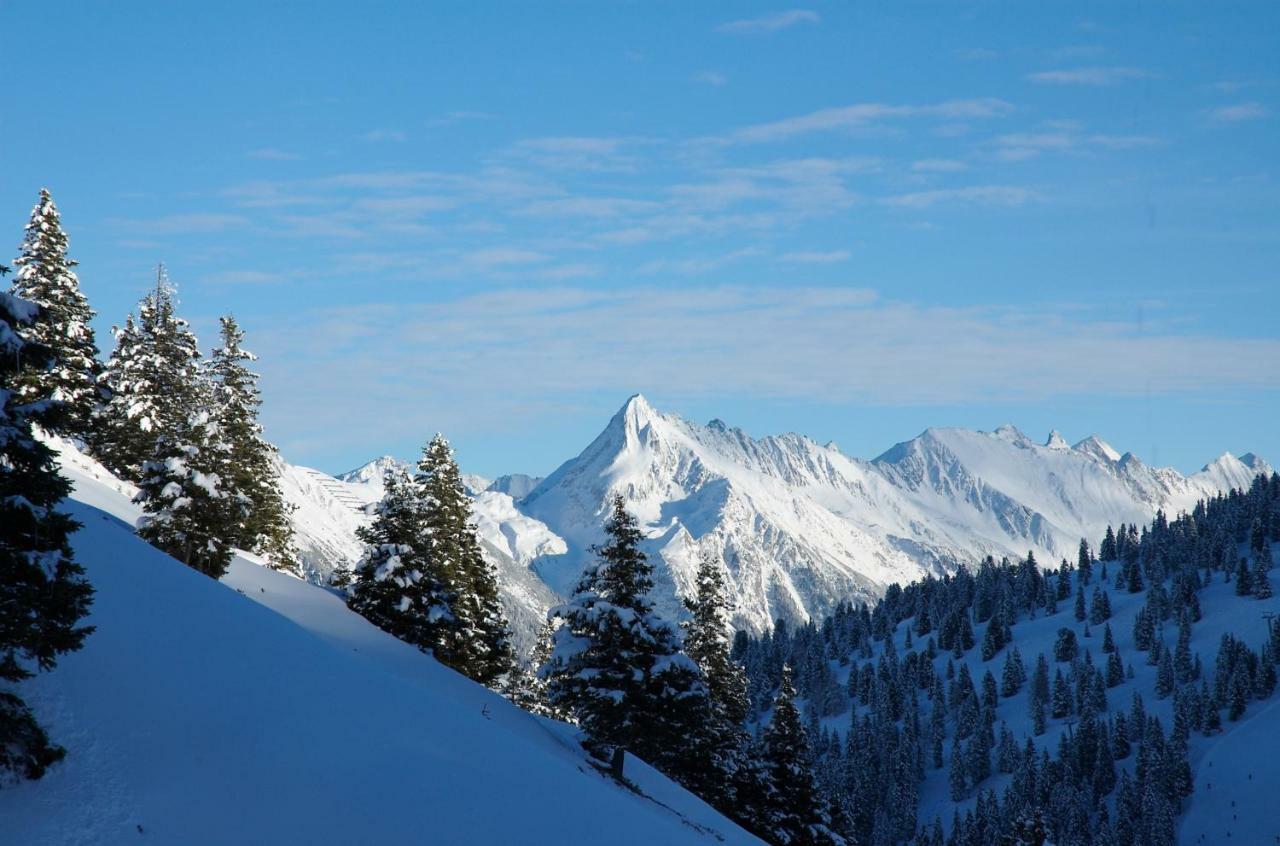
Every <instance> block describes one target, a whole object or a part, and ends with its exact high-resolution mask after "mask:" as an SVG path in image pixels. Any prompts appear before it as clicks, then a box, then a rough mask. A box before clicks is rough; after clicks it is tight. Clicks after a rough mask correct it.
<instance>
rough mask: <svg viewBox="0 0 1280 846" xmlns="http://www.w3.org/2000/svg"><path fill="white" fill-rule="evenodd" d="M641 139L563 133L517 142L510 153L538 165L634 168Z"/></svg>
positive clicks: (582, 169) (601, 168)
mask: <svg viewBox="0 0 1280 846" xmlns="http://www.w3.org/2000/svg"><path fill="white" fill-rule="evenodd" d="M641 143H643V141H642V139H637V138H624V137H617V136H585V135H560V136H550V137H545V138H526V139H524V140H523V141H518V142H516V144H515V145H514V146H513V147H512V148H511V149H510V150H509V151H508V155H509V156H511V157H514V158H519V159H523V160H525V161H528V162H530V163H532V164H535V165H537V166H538V167H543V168H549V169H552V170H571V171H632V170H635V169H636V167H637V166H638V164H639V159H638V157H637V156H636V155H635V153H634V151H633V149H632V148H633V147H635V146H636V145H638V144H641Z"/></svg>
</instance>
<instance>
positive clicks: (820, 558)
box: [282, 395, 1270, 646]
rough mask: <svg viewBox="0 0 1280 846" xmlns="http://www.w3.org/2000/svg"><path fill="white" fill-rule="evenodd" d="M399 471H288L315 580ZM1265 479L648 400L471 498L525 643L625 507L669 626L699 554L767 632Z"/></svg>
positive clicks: (1103, 446) (1092, 449) (1010, 440)
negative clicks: (858, 452)
mask: <svg viewBox="0 0 1280 846" xmlns="http://www.w3.org/2000/svg"><path fill="white" fill-rule="evenodd" d="M392 466H404V464H403V463H402V462H400V461H399V460H398V459H395V458H392V457H389V456H383V457H381V458H378V459H375V460H374V461H371V462H369V463H368V464H365V465H363V466H361V467H359V468H356V469H355V470H352V471H349V472H347V473H343V474H341V475H340V476H338V477H332V476H327V475H325V474H323V473H320V472H319V471H314V470H308V469H305V468H298V467H292V466H288V465H286V466H285V467H284V468H283V469H282V480H283V484H284V489H285V493H286V497H287V498H288V499H289V501H291V502H294V503H295V504H297V505H299V508H298V510H297V511H296V512H295V516H294V523H295V527H296V528H297V530H298V543H299V547H300V548H301V549H302V550H303V555H304V559H305V560H306V561H307V563H308V566H309V567H310V568H311V570H312V573H311V577H312V578H314V579H317V580H319V579H322V578H323V577H325V576H327V575H328V573H329V572H331V571H332V569H333V568H334V567H336V566H341V565H343V564H347V563H349V562H351V561H353V560H355V558H357V557H358V556H359V554H360V546H359V544H358V543H357V542H356V540H355V537H354V532H355V528H356V527H357V526H358V525H360V524H361V523H362V522H363V521H364V520H366V519H367V516H366V515H365V514H364V513H363V511H362V508H363V506H364V505H367V504H368V503H371V502H374V501H376V500H377V499H378V498H379V497H380V496H381V494H382V477H383V474H384V473H385V471H386V470H387V469H388V468H390V467H392ZM1260 472H1270V467H1269V466H1268V465H1267V463H1266V462H1265V461H1263V460H1262V459H1260V458H1258V457H1256V456H1254V455H1252V454H1246V455H1244V456H1241V457H1239V458H1236V457H1235V456H1232V455H1229V454H1224V455H1222V456H1220V457H1219V458H1217V459H1215V460H1214V461H1212V462H1210V463H1209V464H1207V465H1206V466H1205V467H1204V469H1202V470H1201V471H1199V472H1197V473H1193V474H1190V475H1186V476H1184V475H1183V474H1181V473H1178V472H1177V471H1176V470H1172V469H1168V468H1157V467H1151V466H1149V465H1146V464H1144V463H1143V462H1142V461H1141V460H1140V459H1138V458H1137V457H1136V456H1134V455H1133V454H1131V453H1124V454H1121V453H1120V452H1119V451H1117V450H1115V449H1114V448H1112V447H1111V446H1110V445H1109V444H1107V443H1106V442H1105V441H1103V440H1102V439H1101V438H1098V437H1097V436H1090V437H1088V438H1085V439H1084V440H1082V441H1080V442H1079V443H1076V444H1075V445H1074V446H1073V445H1070V444H1069V443H1068V442H1067V441H1066V439H1065V438H1063V437H1062V435H1061V434H1059V433H1058V432H1056V431H1055V432H1052V433H1051V434H1050V435H1049V437H1048V439H1047V440H1046V442H1045V443H1044V444H1043V445H1042V444H1039V443H1036V442H1034V441H1032V440H1031V439H1030V438H1028V437H1027V436H1026V435H1024V434H1023V433H1021V432H1019V431H1018V430H1017V429H1016V428H1014V427H1012V426H1002V427H1000V428H998V429H996V430H995V431H994V432H975V431H970V430H965V429H943V428H938V429H928V430H926V431H925V432H923V433H921V434H920V435H919V436H917V437H916V438H912V439H911V440H908V441H904V442H902V443H899V444H897V445H896V446H894V447H892V448H890V449H889V450H887V451H886V452H884V453H883V454H882V455H880V456H878V457H877V458H875V459H873V460H870V461H867V460H863V459H858V458H853V457H850V456H848V455H845V454H844V453H843V452H841V451H840V450H839V448H838V447H837V446H836V445H835V444H826V445H821V444H818V443H817V442H816V441H813V440H812V439H810V438H807V437H804V436H802V435H797V434H784V435H775V436H768V437H763V438H758V439H756V438H751V437H749V436H748V435H747V434H746V433H744V432H743V431H742V430H741V429H737V428H733V427H730V426H728V425H726V424H725V423H724V422H722V421H720V420H713V421H711V422H710V423H708V424H706V425H705V426H704V425H698V424H695V423H692V422H689V421H687V420H684V419H683V418H680V417H679V416H677V415H673V414H663V413H661V412H659V411H657V410H655V409H654V408H653V407H652V406H651V405H650V404H649V403H648V402H647V401H646V400H645V399H644V397H642V396H638V395H637V396H635V397H632V398H631V399H629V400H628V401H627V403H626V404H625V405H624V406H623V408H622V409H620V410H619V411H618V413H617V414H615V415H614V417H613V418H612V419H611V420H610V422H609V424H608V425H607V426H606V427H605V429H604V431H603V432H601V434H600V435H599V436H598V437H597V438H596V439H595V440H594V441H592V443H591V444H590V445H588V446H587V448H586V449H585V450H583V452H582V453H581V454H580V455H578V456H577V457H575V458H573V459H571V460H569V461H567V462H565V463H564V464H563V465H562V466H561V467H560V468H559V469H557V470H556V472H555V473H553V474H552V475H550V476H548V477H547V478H546V479H542V480H535V479H531V478H530V477H527V476H503V477H500V478H499V479H497V480H494V481H489V480H487V479H483V478H480V477H475V476H466V477H465V479H464V481H465V483H466V484H467V486H468V491H469V493H470V494H471V496H472V498H473V502H474V505H475V513H476V522H477V527H478V530H479V532H480V535H481V538H482V540H483V542H484V547H485V550H486V553H487V554H489V555H490V557H491V560H493V562H494V563H495V566H497V568H498V571H499V578H500V582H501V584H502V588H503V596H504V601H505V602H506V605H507V611H508V614H509V615H510V616H511V618H512V621H513V624H514V625H515V628H516V629H517V636H518V640H519V641H520V642H521V644H522V645H524V646H527V645H529V644H531V643H532V638H533V637H534V635H535V634H536V630H537V627H538V625H539V624H540V622H541V620H542V618H543V613H544V612H545V610H546V608H547V607H548V606H549V605H550V604H552V603H553V602H555V601H556V597H557V595H563V594H566V593H567V592H569V591H571V590H572V589H573V586H574V584H575V583H576V581H577V578H578V575H579V574H580V572H581V569H582V566H583V565H584V564H585V563H586V561H587V560H588V558H589V552H588V550H589V547H590V546H591V545H592V544H594V543H596V542H598V541H599V540H600V539H601V528H600V525H601V521H602V519H603V516H604V514H605V512H606V507H607V502H608V499H609V498H610V497H611V496H612V494H613V493H621V494H622V495H623V496H624V497H625V498H626V499H627V501H628V503H629V506H630V507H631V508H632V509H633V511H634V512H635V513H636V515H637V516H638V517H639V519H640V521H641V523H642V525H643V527H644V530H645V532H646V535H647V536H648V540H647V542H646V544H647V550H648V552H649V553H650V554H651V555H652V556H653V558H654V561H655V564H656V568H655V569H656V572H655V580H656V594H657V596H658V598H659V602H660V605H661V606H662V607H663V609H664V610H665V611H666V612H667V613H670V614H678V613H680V610H681V606H680V602H679V597H680V596H681V595H684V594H685V593H686V591H687V589H688V588H689V586H690V585H691V581H692V575H693V572H694V569H695V567H696V563H697V560H698V557H699V556H700V555H701V554H703V553H711V554H715V555H720V556H723V557H724V559H725V561H726V562H728V565H729V569H730V574H731V577H732V582H733V589H734V592H735V600H736V602H737V607H738V610H737V614H738V619H737V623H738V624H739V625H741V626H744V627H746V628H749V629H751V630H754V631H760V630H761V629H762V628H763V627H764V626H766V625H768V624H769V623H770V622H771V621H772V620H773V619H776V618H777V617H785V618H788V619H790V620H793V621H798V620H804V619H807V618H808V617H809V616H810V615H821V614H824V613H826V612H827V611H829V610H830V609H831V607H832V606H833V605H834V604H835V603H836V602H839V601H840V600H842V599H849V598H854V599H856V598H865V599H871V598H874V597H876V596H878V595H879V594H880V592H881V591H882V590H883V589H884V587H885V586H886V585H888V584H890V583H892V582H895V581H896V582H906V581H910V580H912V579H915V578H918V577H919V576H921V575H923V574H924V573H926V572H934V573H937V572H941V571H944V570H948V569H951V568H954V567H955V566H957V565H959V564H960V563H973V562H976V561H978V560H980V559H981V558H982V557H983V556H985V555H994V556H996V557H997V558H998V557H1001V556H1004V555H1010V556H1014V555H1017V556H1021V555H1025V554H1026V552H1027V550H1028V549H1030V550H1033V551H1034V552H1035V553H1036V556H1037V557H1038V558H1040V559H1041V561H1042V562H1044V563H1046V564H1056V563H1057V561H1058V560H1060V559H1061V558H1063V557H1067V558H1074V556H1075V552H1076V547H1077V545H1078V544H1079V541H1080V538H1081V537H1084V538H1088V539H1089V540H1090V542H1091V543H1093V542H1096V540H1097V538H1098V537H1099V536H1100V534H1101V533H1102V532H1103V530H1104V529H1105V528H1106V526H1107V525H1108V524H1110V525H1117V524H1119V523H1122V522H1126V523H1138V524H1145V523H1146V522H1147V521H1149V520H1150V519H1151V517H1152V516H1153V515H1154V514H1155V512H1156V510H1157V509H1162V508H1163V509H1165V510H1166V511H1169V512H1174V513H1176V512H1177V511H1179V510H1182V509H1187V508H1190V507H1191V506H1192V505H1194V503H1195V502H1196V501H1197V500H1198V499H1200V498H1203V497H1206V496H1212V495H1214V494H1215V493H1217V492H1218V491H1222V490H1228V489H1231V488H1237V487H1247V486H1248V484H1249V483H1250V481H1251V480H1252V478H1253V476H1255V475H1256V474H1257V473H1260ZM522 489H525V490H528V493H527V494H526V495H525V496H523V497H520V495H519V494H520V492H521V490H522Z"/></svg>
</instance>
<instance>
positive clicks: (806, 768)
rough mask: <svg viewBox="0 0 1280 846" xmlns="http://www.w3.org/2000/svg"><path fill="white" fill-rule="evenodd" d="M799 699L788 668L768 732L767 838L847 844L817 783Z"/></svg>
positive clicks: (765, 744)
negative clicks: (834, 825) (833, 827)
mask: <svg viewBox="0 0 1280 846" xmlns="http://www.w3.org/2000/svg"><path fill="white" fill-rule="evenodd" d="M795 698H796V690H795V687H794V686H793V685H792V683H791V668H790V667H789V666H784V667H783V669H782V682H781V684H780V686H779V688H778V697H777V699H776V700H775V701H774V705H773V716H772V717H771V718H770V720H769V725H768V727H767V728H766V729H765V732H764V742H763V748H764V764H765V768H766V771H767V772H768V774H769V793H768V797H767V811H766V813H765V815H764V816H765V818H766V819H767V820H768V830H767V832H766V835H767V836H768V837H769V839H770V840H772V841H773V842H775V843H784V844H795V845H796V846H801V845H802V844H803V845H804V846H809V844H812V846H820V844H833V846H834V844H843V843H844V842H845V841H844V838H842V837H840V836H839V835H838V834H836V833H835V832H833V831H831V828H830V822H831V819H830V817H829V816H828V815H827V812H826V807H825V803H824V802H823V800H822V796H821V794H820V793H819V791H818V786H817V784H815V782H814V778H813V769H812V766H813V765H812V759H811V758H810V755H809V740H808V736H807V735H806V733H805V728H804V725H803V723H801V721H800V711H799V710H798V709H797V708H796V704H795Z"/></svg>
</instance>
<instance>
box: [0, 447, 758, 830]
mask: <svg viewBox="0 0 1280 846" xmlns="http://www.w3.org/2000/svg"><path fill="white" fill-rule="evenodd" d="M71 474H72V475H76V476H78V478H77V479H76V485H77V493H76V496H77V498H79V499H80V500H82V501H81V502H74V503H70V504H69V505H70V508H69V510H70V511H72V513H73V514H74V516H75V517H76V518H77V519H78V520H80V521H81V522H82V523H83V524H84V528H83V529H81V530H80V531H79V532H78V533H77V534H76V535H75V537H74V540H73V545H74V547H75V551H76V557H77V559H78V560H79V561H80V562H81V563H82V564H84V566H85V568H86V570H87V573H88V576H89V578H90V580H91V581H92V582H93V585H94V587H95V588H96V590H97V596H96V598H95V602H94V606H93V610H92V614H91V617H90V619H89V620H88V622H89V623H91V624H93V625H95V626H96V627H97V631H96V632H95V633H94V634H93V635H92V636H91V637H90V638H89V639H88V640H87V642H86V646H85V648H84V649H83V650H82V651H80V652H77V653H73V654H71V655H68V656H67V657H66V658H64V659H63V661H62V663H61V665H60V666H59V667H58V669H57V670H56V671H55V672H53V673H50V674H46V675H42V676H40V677H39V678H38V679H35V680H33V681H32V682H30V683H27V684H24V695H26V696H27V698H28V701H29V702H30V704H31V705H32V706H33V707H34V708H35V710H36V713H37V714H39V715H40V717H41V719H42V720H43V721H45V723H46V724H47V726H48V728H49V729H50V731H51V732H52V734H53V736H54V737H55V738H56V739H57V740H58V741H59V742H61V743H62V744H63V745H65V746H66V747H67V749H68V753H69V754H68V757H67V759H66V760H65V761H64V762H62V763H60V764H58V765H57V766H55V767H54V768H53V769H52V770H51V771H50V772H49V774H48V775H47V776H46V777H45V778H44V779H43V780H41V781H38V782H26V783H22V784H18V785H15V786H12V787H6V788H5V789H4V790H0V821H3V822H2V823H0V839H3V840H4V841H5V842H12V843H24V844H47V846H60V844H68V845H69V844H94V845H95V846H106V845H108V844H117V843H119V844H124V843H127V844H137V843H141V842H154V843H183V844H189V846H202V844H224V843H308V844H330V843H332V844H348V843H416V842H434V843H476V844H507V843H546V844H555V843H563V842H580V843H590V842H598V841H600V840H601V839H602V838H605V837H607V839H608V840H609V841H610V842H614V843H620V844H630V843H634V844H651V843H673V844H675V843H679V844H700V843H701V844H712V843H754V842H757V841H755V840H753V839H752V838H751V837H749V836H748V835H746V834H745V833H743V832H742V831H741V830H739V829H737V828H736V827H734V826H733V825H732V824H731V823H729V822H727V821H726V820H724V819H723V818H722V817H720V816H719V815H717V814H716V813H715V812H714V811H712V810H711V809H710V808H708V807H707V806H706V805H705V804H703V803H701V802H700V801H698V800H697V799H696V798H694V797H692V796H690V795H689V794H687V793H685V792H684V791H682V790H680V789H679V788H677V787H675V786H674V785H672V784H671V783H670V782H668V781H666V780H665V779H663V778H662V777H661V776H658V775H657V774H656V773H654V772H653V771H652V770H649V769H648V768H647V767H645V766H644V765H643V764H642V763H640V762H639V761H633V762H632V763H631V765H630V767H629V775H631V777H632V778H633V779H634V780H635V781H636V782H637V784H638V785H639V787H640V789H641V790H642V791H643V792H644V793H645V794H647V796H643V795H637V794H635V793H632V792H629V791H627V790H624V789H622V788H620V787H618V786H617V785H615V784H614V783H613V782H612V781H610V780H609V779H607V778H605V777H603V776H601V775H600V774H598V773H597V772H596V771H595V770H594V769H592V768H591V767H590V766H588V764H587V763H586V761H585V759H584V758H583V755H582V753H581V751H580V750H579V748H578V747H577V745H576V743H575V742H574V740H573V737H572V734H571V731H572V730H571V729H570V728H569V727H567V726H564V725H561V724H557V723H552V722H549V721H544V720H540V719H538V718H535V717H532V716H529V715H527V714H525V713H523V712H521V711H519V710H518V709H516V708H514V707H513V706H511V705H510V704H509V703H507V702H506V701H505V700H503V699H501V698H500V697H498V696H496V695H494V694H492V693H490V692H489V691H487V690H485V689H483V688H482V687H480V686H478V685H475V684H473V683H471V682H470V681H468V680H466V679H464V678H462V677H461V676H458V675H457V674H455V673H453V672H452V671H450V670H447V669H446V668H444V667H442V666H440V665H439V664H437V663H436V662H435V661H433V660H431V659H430V658H429V657H427V656H425V655H423V654H422V653H420V652H418V651H417V650H414V649H412V648H411V647H409V646H407V645H405V644H403V643H401V642H399V641H397V640H395V639H394V638H391V637H390V636H388V635H386V634H384V633H382V632H380V631H378V630H377V629H375V628H373V627H372V626H370V625H368V624H367V623H365V621H363V620H362V619H361V618H359V617H357V616H356V615H354V614H351V613H350V612H348V611H347V610H346V608H345V607H344V606H343V604H342V603H341V601H340V600H339V599H338V598H337V597H335V596H334V595H332V594H331V593H329V592H328V591H326V590H324V589H322V588H318V587H316V586H314V585H311V584H308V583H306V582H302V581H299V580H297V579H293V578H291V577H288V576H285V575H282V574H279V573H276V572H274V571H271V570H269V569H266V568H264V567H261V566H258V565H256V564H253V563H251V562H250V561H248V560H245V559H244V558H238V559H237V560H236V561H235V562H234V563H233V566H232V569H231V572H230V573H229V575H228V577H227V579H226V583H222V584H220V583H217V582H214V581H212V580H210V579H208V578H206V577H205V576H202V575H200V574H199V573H196V572H195V571H192V570H190V569H188V568H186V567H184V566H183V565H181V564H180V563H178V562H176V561H174V560H173V559H171V558H169V557H168V556H165V555H163V554H162V553H160V552H158V551H156V550H155V549H153V548H151V547H150V546H148V545H146V544H145V543H143V542H142V541H140V540H139V539H137V538H136V537H135V536H134V535H133V533H132V532H131V531H130V529H129V528H128V527H127V525H125V524H124V523H122V522H121V521H120V519H118V517H125V518H127V517H129V516H130V514H131V510H132V509H133V506H132V505H131V504H129V503H128V501H127V499H126V496H125V493H126V492H122V491H120V490H118V489H117V488H116V486H115V485H114V484H113V482H112V481H111V480H109V479H107V480H102V479H99V480H95V479H93V478H92V475H91V473H89V472H80V471H71ZM87 503H94V504H96V505H100V506H105V507H108V508H110V510H111V512H113V513H107V512H105V511H102V510H99V508H96V507H93V505H90V504H87ZM647 797H653V798H647ZM606 833H607V834H606Z"/></svg>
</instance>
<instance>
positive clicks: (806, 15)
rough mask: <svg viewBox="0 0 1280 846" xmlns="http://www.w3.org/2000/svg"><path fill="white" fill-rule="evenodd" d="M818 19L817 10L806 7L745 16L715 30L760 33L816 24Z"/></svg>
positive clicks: (745, 33) (735, 33) (735, 32)
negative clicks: (754, 16)
mask: <svg viewBox="0 0 1280 846" xmlns="http://www.w3.org/2000/svg"><path fill="white" fill-rule="evenodd" d="M820 20H821V18H819V17H818V13H817V12H812V11H810V10H808V9H789V10H787V11H785V12H776V13H774V14H772V15H762V16H760V17H758V18H745V19H743V20H738V21H729V22H728V23H722V24H720V26H718V27H716V30H717V31H719V32H727V33H731V34H733V35H760V34H762V33H767V32H777V31H778V30H780V29H790V28H791V27H793V26H796V25H798V24H816V23H818V21H820Z"/></svg>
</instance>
